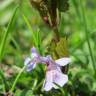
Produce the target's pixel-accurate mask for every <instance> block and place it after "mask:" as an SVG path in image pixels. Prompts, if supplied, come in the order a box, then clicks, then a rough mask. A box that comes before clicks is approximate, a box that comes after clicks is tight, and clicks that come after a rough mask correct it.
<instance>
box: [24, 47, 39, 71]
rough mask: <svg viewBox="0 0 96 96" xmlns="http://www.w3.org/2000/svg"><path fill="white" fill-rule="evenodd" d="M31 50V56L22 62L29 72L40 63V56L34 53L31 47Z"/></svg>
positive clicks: (34, 50)
mask: <svg viewBox="0 0 96 96" xmlns="http://www.w3.org/2000/svg"><path fill="white" fill-rule="evenodd" d="M31 50H32V53H31V56H30V57H27V58H26V59H25V62H24V65H25V66H26V70H27V71H31V70H32V69H34V68H35V67H36V64H37V63H40V62H41V56H40V55H39V53H38V52H37V51H36V49H35V48H34V47H33V48H32V49H31Z"/></svg>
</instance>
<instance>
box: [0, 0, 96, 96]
mask: <svg viewBox="0 0 96 96" xmlns="http://www.w3.org/2000/svg"><path fill="white" fill-rule="evenodd" d="M3 1H4V2H5V1H6V2H7V1H8V2H13V1H14V0H1V1H0V3H1V2H3ZM17 1H18V2H17ZM17 1H16V2H17V3H16V4H17V6H16V8H15V10H14V12H13V15H12V18H11V20H10V22H9V24H8V27H7V29H6V23H5V25H4V31H5V32H4V33H3V34H4V35H3V37H2V34H1V33H2V32H1V29H2V28H1V25H0V32H1V33H0V96H13V95H14V96H17V95H18V90H19V91H20V92H21V93H20V92H19V93H20V94H21V95H22V94H23V95H24V96H35V94H36V96H37V95H38V94H39V95H40V96H41V95H42V96H49V95H50V96H51V95H52V96H69V95H70V96H71V95H72V96H77V95H79V96H95V95H94V93H96V78H95V77H96V65H95V59H94V54H95V53H94V54H93V52H92V51H93V50H94V48H95V47H94V46H95V45H94V44H93V42H92V41H95V40H96V39H94V38H93V37H94V36H95V35H94V36H93V34H94V32H93V33H91V32H90V28H89V27H90V26H88V25H91V24H93V21H92V20H91V21H92V22H91V24H87V23H89V22H90V20H89V21H88V22H87V20H86V15H87V14H86V13H87V11H88V12H90V11H89V10H86V11H85V10H84V8H83V6H84V7H86V6H88V8H89V7H91V11H92V5H91V6H90V4H89V3H90V2H91V3H92V2H95V0H93V1H91V0H70V1H69V0H25V1H26V2H27V3H28V5H27V7H28V8H29V9H30V10H31V7H33V9H32V10H31V11H32V13H31V12H30V11H29V10H27V11H28V12H29V13H30V16H32V17H33V18H30V20H33V19H34V17H35V18H36V16H34V15H35V14H38V13H39V14H38V15H40V16H38V15H37V17H39V18H36V20H33V21H39V19H40V21H43V23H41V22H39V23H40V28H38V27H39V24H38V23H33V21H32V22H31V23H32V24H33V26H36V27H33V26H32V25H31V24H30V23H29V21H28V19H27V16H25V15H24V14H25V13H26V12H25V13H23V11H26V4H25V3H26V2H25V1H24V0H17ZM23 1H24V2H23ZM14 2H15V1H14ZM69 2H70V3H71V4H72V6H70V7H72V9H71V8H69ZM85 2H86V4H85ZM19 3H20V5H19V6H18V4H19ZM23 3H24V4H25V6H24V5H23ZM87 3H88V4H87ZM6 4H9V3H6ZM12 4H13V3H12ZM16 4H15V5H16ZM83 4H85V5H83ZM22 5H23V6H22ZM2 6H3V7H4V5H3V4H1V6H0V17H1V16H2V13H3V12H1V10H2V8H1V7H2ZM12 6H13V5H12ZM23 7H24V10H23ZM73 7H74V8H73ZM17 9H20V10H18V11H20V12H18V13H17ZM69 9H71V10H69ZM74 9H75V11H76V13H77V14H74V12H73V11H74ZM85 9H86V8H85ZM34 11H36V12H34ZM69 11H70V13H69ZM18 14H19V15H21V16H18V17H19V18H20V19H19V20H20V21H19V20H18V19H17V21H16V20H15V19H16V18H15V17H16V15H18ZM73 14H74V15H73ZM26 15H28V14H26ZM75 15H77V16H75ZM91 15H93V14H90V16H91ZM28 16H29V15H28ZM67 16H68V17H67ZM72 16H73V17H72ZM90 16H89V17H90ZM66 17H67V19H66ZM89 17H88V18H89ZM14 18H15V19H14ZM77 18H79V19H78V20H77ZM21 19H23V20H21ZM67 20H68V21H67ZM5 21H6V19H5V17H4V22H5ZM14 21H16V22H15V23H16V24H17V25H16V26H14V28H12V27H13V25H14ZM18 21H19V23H20V24H21V25H22V26H23V27H19V28H20V30H19V31H20V32H21V31H22V29H23V31H22V34H21V33H20V34H21V35H24V36H26V37H27V35H30V34H31V36H32V38H31V40H29V39H30V36H29V37H28V38H27V39H28V41H27V42H26V41H25V39H26V38H25V37H24V41H22V40H21V38H22V37H20V38H19V36H18V34H17V33H18V32H17V29H18V26H19V23H18ZM78 21H79V22H78ZM94 21H95V20H94ZM1 22H2V20H1V18H0V24H1ZM23 23H24V24H23ZM25 23H26V25H27V26H26V25H25ZM69 23H72V24H70V25H71V26H69ZM78 23H79V24H78ZM41 24H43V27H42V26H41ZM67 25H68V26H67ZM82 25H83V26H82ZM15 27H16V28H15ZM26 27H28V28H29V31H30V32H32V33H30V34H29V33H28V30H27V29H28V28H26ZM63 27H64V28H63ZM66 27H67V28H68V30H67V31H66ZM69 27H72V30H70V29H71V28H69ZM81 27H82V28H81ZM24 28H25V29H24ZM32 28H33V29H32ZM42 28H44V30H43V29H42ZM80 28H81V29H80ZM92 28H93V25H92ZM12 29H13V30H14V31H15V30H16V32H17V33H14V36H15V35H16V37H17V38H18V40H17V38H16V40H15V38H14V36H13V35H12V34H10V33H11V31H13V30H12ZM45 29H47V30H45ZM77 29H78V30H77ZM26 30H27V31H26ZM33 30H34V31H33ZM35 30H36V32H35ZM92 30H93V29H92ZM25 31H26V32H27V33H26V32H25ZM46 31H48V33H46ZM72 31H73V32H75V31H77V33H76V34H75V33H74V34H75V36H73V35H74V34H73V33H72ZM79 31H80V32H79ZM84 32H85V33H84ZM71 33H72V35H71V36H73V37H72V38H74V39H72V40H70V39H69V37H68V36H69V35H70V34H71ZM81 33H82V36H83V37H84V36H85V38H83V37H82V38H83V39H82V40H81V37H80V36H81ZM26 34H27V35H26ZM11 35H12V36H11ZM21 35H20V36H21ZM47 35H48V36H49V35H51V36H50V37H48V36H47ZM1 37H2V38H1ZM46 37H47V38H46ZM78 37H79V38H78ZM10 39H12V40H10ZM49 39H50V40H49ZM19 40H21V41H19ZM75 40H76V41H75ZM83 40H84V41H83ZM7 41H8V42H7ZM43 41H44V42H43ZM46 41H47V43H46ZM68 41H69V43H70V44H69V46H70V49H69V48H68ZM77 41H78V42H77ZM9 42H10V44H8V43H9ZM18 42H19V43H20V42H21V43H22V44H23V43H24V44H25V45H24V46H22V44H21V43H20V45H19V44H18ZM31 42H32V43H31ZM74 42H75V43H74ZM91 42H92V46H93V45H94V46H93V47H94V48H93V47H92V48H93V49H92V48H91V44H90V43H91ZM28 43H29V46H27V47H26V44H28ZM45 43H46V44H45ZM77 43H78V44H77ZM85 43H86V45H88V46H87V47H88V48H85V47H86V45H85ZM31 44H32V45H31ZM6 45H8V46H6ZM74 45H75V46H74ZM10 46H11V48H9V47H10ZM21 46H22V47H23V48H22V47H21ZM71 46H72V47H71ZM7 47H8V48H9V49H8V52H6V50H5V48H7ZM13 47H14V48H13ZM31 47H32V49H31V52H30V54H29V56H25V54H26V55H27V54H28V50H30V48H31ZM77 47H80V48H81V50H79V51H80V53H79V52H78V48H77ZM83 47H84V49H83ZM10 49H12V50H10ZM22 49H24V50H22ZM27 49H28V50H27ZM68 49H69V50H70V53H71V56H72V57H73V64H72V65H70V64H69V63H70V62H71V58H70V55H69V52H68ZM76 49H77V50H76ZM87 49H88V52H87ZM9 50H10V52H9ZM14 50H15V52H14ZM25 50H26V51H27V53H25V52H26V51H25ZM17 51H18V52H17ZM10 53H11V55H12V56H13V55H14V56H16V57H15V59H16V60H15V61H14V63H13V62H12V64H13V65H12V67H10V66H9V67H8V68H9V69H13V71H14V68H13V67H14V66H15V68H17V66H18V65H20V66H19V67H18V68H17V69H16V70H17V73H18V74H17V76H16V79H15V80H14V76H13V75H14V74H13V73H14V72H13V71H10V70H9V69H8V70H7V72H9V73H10V74H11V75H9V77H8V80H9V81H8V80H6V78H7V77H6V78H5V75H6V74H5V73H6V72H5V69H6V68H5V69H4V72H3V71H2V69H3V67H2V64H3V63H6V61H7V60H5V59H6V58H7V59H10V57H8V56H9V55H10ZM78 53H79V54H78ZM81 53H82V54H83V55H82V54H81ZM5 54H7V55H6V56H5ZM11 55H10V56H11ZM81 55H82V56H81ZM4 56H5V57H4ZM12 56H11V57H12ZM22 56H23V57H22ZM20 57H21V58H20ZM13 58H14V57H13ZM22 58H23V60H22ZM89 58H90V60H89ZM74 59H75V60H74ZM3 61H4V62H3ZM83 61H84V62H83ZM90 61H92V62H91V63H90ZM8 62H9V63H10V60H8ZM81 63H82V64H81ZM6 64H7V63H6ZM15 64H17V65H15ZM86 64H88V65H86ZM10 65H11V63H10ZM69 65H70V69H69V70H68V68H69ZM74 65H75V66H74ZM21 66H23V68H22V67H21ZM91 66H92V68H93V69H94V70H93V69H92V68H91ZM4 67H6V65H4ZM20 67H21V68H20ZM91 71H92V72H91ZM9 73H8V74H9ZM15 74H16V72H15ZM21 75H22V76H21ZM11 76H12V78H11V81H12V80H14V81H13V83H12V84H11V82H10V77H11ZM20 76H21V78H19V77H20ZM26 77H28V78H26ZM68 79H69V81H68ZM21 81H22V84H21ZM7 83H8V84H7ZM10 86H11V88H10ZM39 89H40V90H39ZM25 90H27V91H31V95H26V94H25V93H26V92H27V91H26V92H25ZM23 91H24V92H23ZM29 94H30V92H29ZM32 94H34V95H32ZM82 94H83V95H82ZM86 94H87V95H86ZM21 95H18V96H21ZM23 95H22V96H23ZM39 95H38V96H39Z"/></svg>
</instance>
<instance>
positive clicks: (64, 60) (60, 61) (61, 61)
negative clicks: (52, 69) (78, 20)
mask: <svg viewBox="0 0 96 96" xmlns="http://www.w3.org/2000/svg"><path fill="white" fill-rule="evenodd" d="M55 62H56V63H57V64H58V65H59V66H65V65H67V64H68V63H70V62H71V58H68V57H64V58H61V59H58V60H56V61H55Z"/></svg>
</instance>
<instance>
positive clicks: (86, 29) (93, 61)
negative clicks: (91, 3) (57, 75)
mask: <svg viewBox="0 0 96 96" xmlns="http://www.w3.org/2000/svg"><path fill="white" fill-rule="evenodd" d="M80 5H81V11H82V19H83V24H84V30H85V35H86V40H87V44H88V48H89V52H90V56H91V60H92V65H93V69H94V72H95V74H96V65H95V60H94V56H93V52H92V49H91V44H90V40H89V35H88V34H89V30H88V26H87V22H86V17H85V12H84V8H83V4H82V1H81V0H80Z"/></svg>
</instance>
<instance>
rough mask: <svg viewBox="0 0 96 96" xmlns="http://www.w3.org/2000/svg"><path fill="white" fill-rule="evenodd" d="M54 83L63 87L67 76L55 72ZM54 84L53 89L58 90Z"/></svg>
mask: <svg viewBox="0 0 96 96" xmlns="http://www.w3.org/2000/svg"><path fill="white" fill-rule="evenodd" d="M53 81H54V83H56V84H57V85H59V86H60V87H63V86H64V85H65V84H66V83H67V82H68V76H67V75H65V74H63V73H62V72H59V71H56V72H55V74H54V80H53ZM56 84H54V85H53V87H54V88H55V89H57V88H58V86H56Z"/></svg>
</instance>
